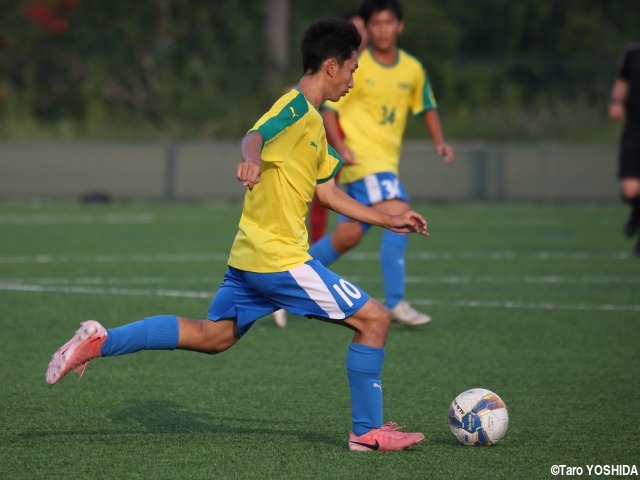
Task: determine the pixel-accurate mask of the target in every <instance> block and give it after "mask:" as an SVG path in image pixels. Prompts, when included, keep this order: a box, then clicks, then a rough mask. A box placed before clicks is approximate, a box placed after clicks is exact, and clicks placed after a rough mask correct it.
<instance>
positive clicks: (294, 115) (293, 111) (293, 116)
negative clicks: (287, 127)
mask: <svg viewBox="0 0 640 480" xmlns="http://www.w3.org/2000/svg"><path fill="white" fill-rule="evenodd" d="M289 110H291V118H296V117H297V116H298V114H297V113H296V111H295V110H294V109H293V107H289Z"/></svg>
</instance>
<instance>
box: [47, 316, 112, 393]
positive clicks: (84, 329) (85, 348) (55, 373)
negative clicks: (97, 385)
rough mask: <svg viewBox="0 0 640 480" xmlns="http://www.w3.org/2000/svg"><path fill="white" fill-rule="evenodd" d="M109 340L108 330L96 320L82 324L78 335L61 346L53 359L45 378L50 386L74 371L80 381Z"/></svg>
mask: <svg viewBox="0 0 640 480" xmlns="http://www.w3.org/2000/svg"><path fill="white" fill-rule="evenodd" d="M106 339H107V330H106V329H105V328H104V327H103V326H102V325H100V324H99V323H98V322H96V321H95V320H87V321H86V322H82V323H81V324H80V328H79V329H78V331H77V332H76V334H75V335H74V336H73V337H72V338H71V340H69V341H68V342H67V343H65V344H64V345H63V346H61V347H60V348H59V349H58V350H57V351H56V353H54V354H53V357H51V361H50V362H49V366H48V367H47V374H46V375H45V378H46V380H47V383H48V384H49V385H53V384H54V383H56V382H59V381H60V380H62V377H64V376H65V375H66V374H67V373H69V372H70V371H71V370H74V371H75V372H76V373H77V374H78V380H80V378H81V377H82V374H83V373H84V369H85V368H86V367H87V364H88V363H89V360H92V359H94V358H96V357H99V356H101V353H100V349H101V348H102V345H103V344H104V342H105V340H106Z"/></svg>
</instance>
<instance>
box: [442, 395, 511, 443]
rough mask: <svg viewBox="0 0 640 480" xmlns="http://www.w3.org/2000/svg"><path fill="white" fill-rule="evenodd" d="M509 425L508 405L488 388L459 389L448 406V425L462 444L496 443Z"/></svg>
mask: <svg viewBox="0 0 640 480" xmlns="http://www.w3.org/2000/svg"><path fill="white" fill-rule="evenodd" d="M508 427H509V412H507V406H506V405H505V403H504V402H503V401H502V399H501V398H500V397H499V396H498V395H496V394H495V393H493V392H492V391H490V390H486V389H484V388H473V389H471V390H467V391H466V392H462V393H461V394H460V395H458V396H457V397H456V398H454V399H453V402H451V406H450V407H449V428H450V429H451V433H453V435H454V436H455V437H456V438H457V439H458V440H459V441H460V443H462V444H464V445H484V446H491V445H495V444H496V443H498V442H499V441H500V440H502V438H503V437H504V435H505V434H506V433H507V428H508Z"/></svg>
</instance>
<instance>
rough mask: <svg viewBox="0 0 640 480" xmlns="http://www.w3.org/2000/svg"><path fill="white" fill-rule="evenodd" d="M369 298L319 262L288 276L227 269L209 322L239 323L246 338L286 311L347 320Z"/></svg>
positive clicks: (210, 309)
mask: <svg viewBox="0 0 640 480" xmlns="http://www.w3.org/2000/svg"><path fill="white" fill-rule="evenodd" d="M368 300H369V295H368V294H367V293H366V292H364V291H362V290H360V289H359V288H358V287H356V286H355V285H353V284H351V283H349V282H347V281H346V280H344V279H343V278H342V277H340V276H339V275H337V274H336V273H334V272H332V271H331V270H329V269H328V268H327V267H325V266H324V265H322V264H321V263H320V262H318V261H316V260H310V261H308V262H307V263H305V264H303V265H300V266H298V267H295V268H292V269H291V270H288V271H286V272H276V273H254V272H246V271H244V270H238V269H237V268H233V267H228V268H227V272H226V273H225V275H224V279H223V280H222V285H221V286H220V288H219V289H218V292H217V293H216V294H215V296H214V297H213V299H212V300H211V305H210V306H209V312H208V313H207V319H209V320H213V321H216V320H220V319H223V318H224V319H228V318H235V319H237V324H238V332H239V334H240V335H244V334H245V333H246V332H247V331H248V330H249V329H250V328H251V326H252V325H253V324H254V323H255V321H256V320H258V319H259V318H261V317H264V316H265V315H269V314H270V313H272V312H274V311H275V310H278V309H280V308H284V309H285V310H287V311H288V312H290V313H292V314H294V315H301V316H305V317H312V318H321V319H331V320H344V319H345V318H348V317H351V316H352V315H354V314H355V313H356V312H357V311H358V310H360V309H361V308H362V307H363V306H364V304H365V303H367V301H368Z"/></svg>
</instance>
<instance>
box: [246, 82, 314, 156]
mask: <svg viewBox="0 0 640 480" xmlns="http://www.w3.org/2000/svg"><path fill="white" fill-rule="evenodd" d="M308 111H309V104H308V103H307V99H306V98H305V97H304V95H302V93H298V95H296V96H295V97H294V98H293V99H292V100H291V101H290V102H289V103H287V104H286V105H285V106H284V107H283V108H282V109H281V110H280V111H279V112H278V114H277V115H275V116H273V117H271V118H270V119H269V120H267V121H266V122H264V123H263V124H262V125H260V126H259V127H258V129H257V130H254V131H258V132H260V133H261V134H262V145H264V144H265V143H267V142H268V141H270V140H273V139H274V138H275V137H277V136H278V135H279V134H280V132H282V131H283V130H285V129H286V128H287V127H289V126H291V125H293V124H294V123H296V122H297V121H298V120H300V119H301V118H302V117H304V116H305V115H306V114H307V112H308ZM249 133H251V132H249Z"/></svg>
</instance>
